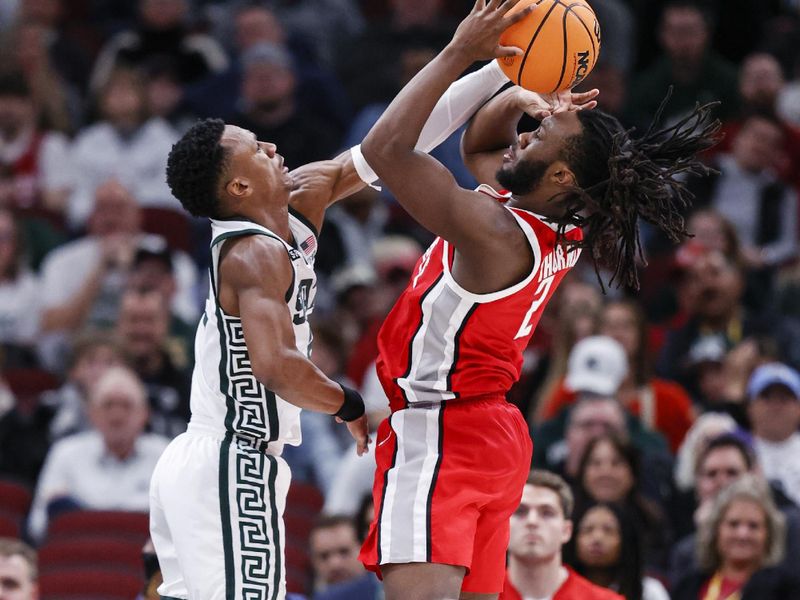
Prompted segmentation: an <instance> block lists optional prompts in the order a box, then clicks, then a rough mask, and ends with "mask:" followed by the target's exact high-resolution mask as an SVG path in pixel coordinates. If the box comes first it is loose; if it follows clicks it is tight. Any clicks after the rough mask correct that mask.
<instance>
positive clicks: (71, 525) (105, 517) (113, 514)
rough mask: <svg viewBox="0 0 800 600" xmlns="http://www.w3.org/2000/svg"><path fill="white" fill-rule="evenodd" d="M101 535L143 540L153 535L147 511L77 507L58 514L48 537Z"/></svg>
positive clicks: (142, 541)
mask: <svg viewBox="0 0 800 600" xmlns="http://www.w3.org/2000/svg"><path fill="white" fill-rule="evenodd" d="M89 536H94V537H97V536H102V537H105V538H118V539H126V540H130V541H132V542H136V543H139V544H142V545H143V544H144V543H145V542H146V541H147V538H148V537H149V536H150V527H149V518H148V515H147V513H138V512H121V511H120V512H117V511H95V510H76V511H71V512H65V513H62V514H60V515H58V516H57V517H55V518H54V519H53V520H52V521H51V522H50V525H49V527H48V529H47V540H48V541H54V540H60V539H65V538H81V537H89Z"/></svg>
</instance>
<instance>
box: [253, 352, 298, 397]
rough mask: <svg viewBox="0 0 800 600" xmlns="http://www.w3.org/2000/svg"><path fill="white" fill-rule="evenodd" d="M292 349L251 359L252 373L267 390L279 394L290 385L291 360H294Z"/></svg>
mask: <svg viewBox="0 0 800 600" xmlns="http://www.w3.org/2000/svg"><path fill="white" fill-rule="evenodd" d="M294 354H296V352H293V351H292V350H282V351H278V352H276V353H274V354H272V355H271V356H269V357H266V358H262V359H260V360H253V361H252V365H251V366H252V369H253V375H255V376H256V379H258V381H259V382H260V383H261V384H262V385H263V386H264V387H265V388H267V389H268V390H270V391H272V392H275V393H276V394H278V395H279V396H281V395H282V391H283V390H285V389H286V388H288V387H290V386H291V372H292V367H291V365H292V362H293V361H294V360H295V357H294Z"/></svg>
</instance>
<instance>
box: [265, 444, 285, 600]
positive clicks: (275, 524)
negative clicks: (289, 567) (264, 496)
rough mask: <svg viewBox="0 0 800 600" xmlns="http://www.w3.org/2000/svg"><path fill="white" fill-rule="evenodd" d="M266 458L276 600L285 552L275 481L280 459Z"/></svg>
mask: <svg viewBox="0 0 800 600" xmlns="http://www.w3.org/2000/svg"><path fill="white" fill-rule="evenodd" d="M266 457H267V460H268V461H269V479H268V480H267V486H268V489H267V492H268V493H269V510H270V512H271V513H272V543H273V545H274V546H275V573H274V579H275V583H274V584H273V588H274V589H273V590H272V600H276V599H277V598H278V590H280V585H281V572H282V565H281V557H282V556H283V551H282V550H281V530H280V523H279V520H278V506H277V504H276V503H275V495H276V491H275V479H276V478H277V477H278V459H276V458H275V457H274V456H272V455H270V454H267V455H266Z"/></svg>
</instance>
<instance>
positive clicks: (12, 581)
mask: <svg viewBox="0 0 800 600" xmlns="http://www.w3.org/2000/svg"><path fill="white" fill-rule="evenodd" d="M37 579H38V569H37V559H36V552H34V550H33V548H31V547H30V546H28V545H27V544H26V543H24V542H21V541H20V540H15V539H12V538H0V600H38V599H39V585H38V584H37Z"/></svg>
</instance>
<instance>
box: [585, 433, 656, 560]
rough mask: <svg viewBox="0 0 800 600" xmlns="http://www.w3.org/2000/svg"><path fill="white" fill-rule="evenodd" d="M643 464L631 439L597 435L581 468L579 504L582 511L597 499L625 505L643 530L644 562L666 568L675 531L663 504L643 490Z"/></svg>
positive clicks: (642, 548) (588, 448) (597, 500)
mask: <svg viewBox="0 0 800 600" xmlns="http://www.w3.org/2000/svg"><path fill="white" fill-rule="evenodd" d="M640 463H641V460H640V457H639V453H638V452H637V450H636V449H635V448H634V447H633V445H632V444H631V443H630V442H628V441H627V440H625V439H623V438H620V437H619V436H615V435H613V434H612V435H602V436H600V437H596V438H594V439H593V440H592V441H590V442H589V444H588V446H587V447H586V450H585V452H584V454H583V459H582V460H581V464H580V467H579V468H578V475H577V478H576V486H575V487H576V503H577V506H578V509H579V510H580V512H583V509H584V508H585V507H586V506H588V505H591V504H594V503H596V502H607V503H613V504H618V505H619V506H621V507H623V508H624V509H625V510H626V511H627V513H628V515H629V516H630V518H631V519H633V521H634V524H635V526H636V528H637V530H638V531H639V532H640V540H641V544H640V545H641V550H642V551H643V552H644V555H643V557H642V561H643V563H644V564H645V565H646V566H648V567H650V568H653V569H655V570H664V569H665V568H666V566H667V558H668V556H669V544H670V541H671V533H670V531H669V526H668V522H667V519H666V517H665V515H664V510H663V508H662V506H661V505H660V504H659V503H658V502H656V501H654V499H650V498H646V497H645V496H644V495H643V494H642V492H641V490H640V484H639V481H640V478H641V475H642V472H641V467H640ZM657 500H662V499H661V498H659V499H657Z"/></svg>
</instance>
